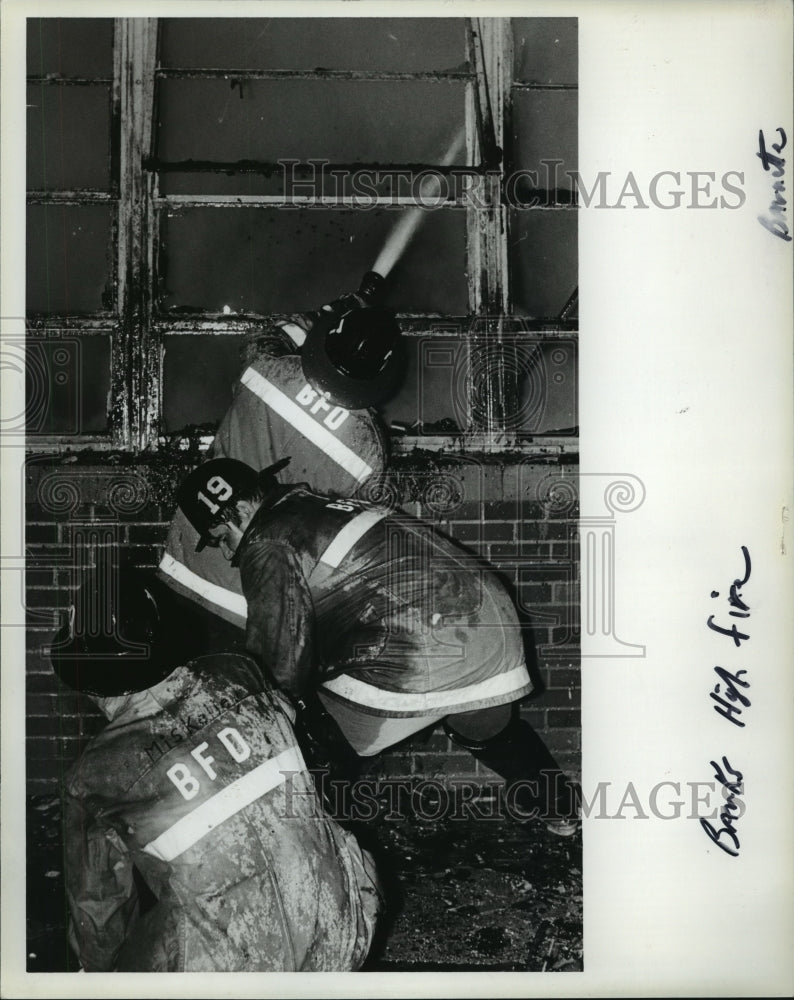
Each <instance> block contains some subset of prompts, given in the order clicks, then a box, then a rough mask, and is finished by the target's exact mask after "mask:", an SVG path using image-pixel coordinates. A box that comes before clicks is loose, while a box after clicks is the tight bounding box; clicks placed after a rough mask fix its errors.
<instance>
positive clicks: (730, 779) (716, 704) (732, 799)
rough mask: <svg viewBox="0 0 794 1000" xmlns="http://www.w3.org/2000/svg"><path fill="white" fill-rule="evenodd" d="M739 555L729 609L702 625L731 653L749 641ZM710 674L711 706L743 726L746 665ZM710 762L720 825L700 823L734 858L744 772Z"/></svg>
mask: <svg viewBox="0 0 794 1000" xmlns="http://www.w3.org/2000/svg"><path fill="white" fill-rule="evenodd" d="M742 556H743V558H744V570H743V572H742V575H741V576H737V577H736V578H735V579H734V580H733V582H732V583H731V585H730V586H729V588H728V591H727V596H726V597H724V598H723V600H724V601H725V602H726V603H727V605H728V609H729V610H728V611H727V612H726V611H725V610H722V611H720V612H719V613H715V614H711V615H709V616H708V618H707V619H706V625H707V626H708V628H709V629H710V630H711V631H712V632H714V633H715V635H717V636H720V637H722V636H724V637H727V638H729V639H731V641H732V643H733V646H732V647H730V648H729V650H728V652H729V653H730V651H731V650H733V651H734V652H735V650H736V648H737V647H739V648H741V647H742V643H744V642H748V641H749V640H750V632H749V631H748V628H749V626H748V625H747V624H746V621H747V619H749V617H750V605H749V604H748V603H747V601H746V600H745V599H744V595H743V590H742V588H743V587H744V586H745V585H746V584H747V582H748V581H749V579H750V573H751V569H752V564H751V560H750V553H749V552H748V550H747V548H746V546H744V545H743V546H742ZM721 596H722V594H721V592H720V591H718V590H712V592H711V599H712V600H717V599H718V598H720V597H721ZM730 618H738V619H739V620H740V621H741V622H742V628H741V629H740V628H739V627H738V624H737V623H736V622H730V620H729V619H730ZM714 673H715V674H716V675H717V677H718V678H719V681H718V683H717V684H716V685H715V686H714V689H713V690H712V691H711V692H710V693H709V698H710V699H711V701H712V702H713V704H712V708H713V709H714V711H715V712H717V714H718V715H720V716H721V717H722V718H723V719H725V720H727V721H728V722H730V723H731V724H732V725H734V726H736V727H738V728H739V729H743V728H744V726H745V720H744V719H743V718H742V714H743V713H744V712H745V710H746V709H748V708H750V706H751V704H752V702H751V701H750V698H749V697H748V695H747V690H748V689H749V687H750V681H749V680H748V679H747V675H748V670H747V668H746V667H744V666H739V665H735V664H734V663H731V664H730V665H729V666H722V665H718V666H715V667H714ZM710 763H711V767H712V769H713V772H714V777H715V778H716V779H717V782H718V784H719V785H720V790H721V793H722V796H723V799H724V806H723V808H722V810H721V811H720V813H719V822H720V823H721V824H722V825H721V826H716V827H715V826H714V825H713V824H712V823H711V822H710V821H709V820H708V819H701V820H700V825H701V827H702V828H703V830H704V831H705V833H706V834H707V836H708V837H709V839H710V840H711V841H712V843H714V844H716V845H717V847H719V848H720V850H722V851H724V852H725V853H726V854H727V855H729V856H730V857H732V858H737V857H739V849H740V847H741V844H740V841H739V835H738V833H737V831H736V823H737V821H738V820H739V819H740V818H741V816H742V815H743V813H744V803H743V801H742V798H741V796H742V795H743V794H744V775H743V774H742V772H741V771H740V770H738V768H736V767H734V766H733V765H732V764H731V763H730V761H729V760H728V758H727V756H723V757H722V758H721V762H720V763H717V762H716V761H714V760H712V761H710Z"/></svg>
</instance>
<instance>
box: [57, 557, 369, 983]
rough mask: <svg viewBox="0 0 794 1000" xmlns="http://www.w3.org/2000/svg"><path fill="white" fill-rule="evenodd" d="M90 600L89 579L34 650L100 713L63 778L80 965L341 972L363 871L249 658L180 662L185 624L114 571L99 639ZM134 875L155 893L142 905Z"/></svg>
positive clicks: (290, 715)
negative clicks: (47, 643) (47, 652)
mask: <svg viewBox="0 0 794 1000" xmlns="http://www.w3.org/2000/svg"><path fill="white" fill-rule="evenodd" d="M97 593H98V590H97V585H96V581H95V580H89V581H88V582H87V583H86V584H85V585H84V587H83V588H82V589H81V591H80V592H79V594H78V597H77V600H76V603H75V604H74V605H73V607H72V609H71V612H70V621H69V624H68V625H66V626H64V628H63V629H62V630H61V632H60V633H59V634H58V636H57V637H56V639H55V640H54V643H53V646H52V651H51V658H52V664H53V668H54V670H55V672H56V674H57V675H58V677H59V678H60V680H61V681H62V682H64V683H65V684H67V685H68V686H69V687H71V688H73V689H74V690H76V691H78V692H80V693H81V694H85V695H88V696H89V697H90V698H91V699H92V700H93V701H94V702H95V703H96V704H97V705H98V706H99V708H100V709H101V711H102V712H103V713H104V715H105V716H106V717H107V719H108V720H109V721H108V725H107V726H106V728H105V729H104V730H103V731H102V732H101V733H100V734H99V735H98V736H97V737H95V738H94V739H93V740H92V741H91V743H90V744H89V745H88V747H87V748H86V750H85V751H84V753H83V754H82V756H81V757H80V758H79V760H78V761H77V763H76V764H75V765H74V766H73V768H72V769H71V771H70V773H69V775H68V778H67V782H66V802H65V850H66V889H67V897H68V902H69V907H70V916H71V919H70V927H69V940H70V943H71V945H72V947H73V948H74V951H75V953H76V954H77V956H78V958H79V961H80V963H81V965H82V967H83V968H84V969H85V970H86V971H127V972H144V971H145V972H203V971H206V972H259V971H297V970H300V971H316V970H317V971H346V970H354V969H358V968H359V967H360V966H361V964H362V963H363V961H364V959H365V957H366V955H367V952H368V949H369V946H370V944H371V941H372V937H373V932H374V927H375V922H376V917H377V914H378V911H379V908H380V899H381V897H380V891H379V888H378V885H377V880H376V875H375V871H374V865H373V862H372V859H371V857H370V856H369V855H368V854H367V853H366V852H364V851H362V850H361V849H360V847H359V845H358V843H357V842H356V840H355V838H354V837H353V836H352V835H351V834H350V833H348V832H347V831H344V830H343V829H342V828H341V827H340V826H339V825H338V824H337V823H335V822H334V821H333V820H331V819H330V818H328V817H327V816H326V815H324V814H323V812H322V809H321V807H320V805H319V802H318V801H317V798H316V794H315V792H314V786H313V782H312V779H311V776H310V774H309V773H308V772H307V770H306V765H305V763H304V760H303V757H302V755H301V752H300V750H299V748H298V746H297V744H296V740H295V735H294V731H293V720H294V711H293V709H292V706H291V705H290V703H289V701H288V700H287V699H286V698H285V697H284V696H283V695H282V694H280V693H279V692H278V691H277V690H275V689H274V688H273V687H272V686H271V685H270V684H269V683H268V681H267V680H265V679H264V678H263V676H262V673H261V671H260V670H259V668H258V667H257V665H256V664H255V663H254V662H253V660H251V659H250V658H249V657H246V656H241V655H237V654H234V653H213V654H210V655H204V656H202V655H198V656H197V657H196V658H192V657H194V656H195V654H196V653H197V650H196V649H195V648H193V646H192V645H191V637H192V636H194V635H196V631H195V630H194V629H193V628H192V627H191V623H190V621H189V620H185V619H179V618H178V615H177V614H175V613H174V608H173V606H172V604H171V595H170V594H169V592H168V590H167V588H165V587H162V586H160V585H158V583H157V581H156V580H149V579H147V578H145V577H142V576H138V575H137V574H134V573H133V574H125V575H123V576H122V578H121V586H120V589H119V590H118V592H117V593H116V594H115V595H113V596H112V597H111V599H110V601H109V607H107V608H105V609H104V611H103V613H104V614H105V618H104V621H106V622H108V623H110V624H111V626H112V628H111V629H110V630H108V629H105V630H104V631H111V632H112V635H105V634H102V631H103V630H102V629H97V628H96V627H93V626H92V625H91V623H90V622H88V618H89V617H90V614H89V611H90V608H91V606H92V602H96V600H97ZM296 802H297V803H299V804H302V805H303V808H302V809H301V808H297V807H296V805H295V803H296ZM307 803H308V804H310V805H311V806H312V808H311V809H308V810H307V809H306V808H305V807H306V804H307ZM136 873H137V875H136ZM138 878H140V879H142V880H143V882H144V883H145V885H146V886H147V887H148V889H149V890H150V891H151V893H152V894H153V896H154V897H155V899H156V902H155V903H154V905H153V906H151V907H150V908H149V909H148V910H147V911H146V912H143V910H142V907H141V899H142V897H141V894H140V893H139V891H138V888H137V886H136V880H137V879H138Z"/></svg>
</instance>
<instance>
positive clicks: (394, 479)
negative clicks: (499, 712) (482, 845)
mask: <svg viewBox="0 0 794 1000" xmlns="http://www.w3.org/2000/svg"><path fill="white" fill-rule="evenodd" d="M185 467H186V463H185V459H184V458H176V457H174V456H173V455H163V456H159V457H158V458H156V459H151V458H148V459H147V460H146V461H134V460H131V459H130V458H129V457H124V456H122V457H119V456H114V455H110V456H107V455H105V456H93V457H90V456H86V455H78V456H75V455H72V456H59V457H56V458H52V457H49V458H47V457H39V456H34V457H31V458H29V460H28V463H27V467H26V477H25V481H26V482H25V485H26V517H27V529H26V555H27V559H28V569H27V573H26V581H25V607H26V615H27V625H28V629H27V639H28V641H27V647H28V663H27V785H28V791H29V793H30V794H42V793H51V792H54V791H56V790H57V788H58V785H59V781H60V779H61V777H62V775H63V774H64V772H65V770H66V769H68V767H69V765H70V764H71V763H72V762H73V761H74V760H75V759H76V757H77V756H78V755H79V753H80V751H81V748H82V747H83V746H84V745H85V744H86V742H87V741H88V740H89V739H90V738H91V736H92V735H94V734H95V733H96V732H97V731H98V730H99V729H100V728H101V727H102V725H103V720H102V718H101V717H100V715H99V714H98V712H97V711H96V710H95V709H94V707H93V705H92V704H91V703H90V701H88V699H85V698H82V699H81V698H80V697H79V696H78V695H77V694H75V693H74V692H71V691H69V690H67V689H66V688H64V687H62V686H61V685H60V684H59V683H58V681H57V680H56V678H55V676H54V675H53V673H52V671H51V668H50V666H49V661H48V660H47V658H46V656H45V655H44V650H45V648H46V646H47V644H48V643H49V642H50V640H51V638H52V636H53V634H54V632H55V629H56V627H57V625H58V623H59V621H62V620H63V609H64V608H65V606H66V605H67V604H68V602H69V596H70V593H69V588H70V586H71V585H72V581H73V580H74V579H75V576H74V568H73V567H75V566H76V567H77V568H78V569H79V568H81V567H83V566H85V565H86V563H87V561H88V559H89V558H90V557H89V556H88V555H87V553H88V551H89V550H90V549H91V547H92V546H100V547H104V548H110V547H112V546H119V547H120V549H121V550H123V552H124V555H125V556H126V557H128V558H129V559H130V560H131V561H133V562H135V563H136V564H138V565H140V566H146V567H154V566H156V565H157V563H158V561H159V558H160V555H161V551H162V545H163V543H164V541H165V536H166V531H167V525H168V521H169V518H170V516H171V513H172V511H173V505H174V486H175V484H176V483H177V482H178V481H179V479H180V478H181V476H182V475H183V474H184V471H185ZM576 483H577V468H576V466H574V465H562V466H558V465H557V464H556V463H554V464H551V463H550V464H546V463H542V462H538V461H533V460H530V459H522V458H521V457H520V456H518V457H515V458H510V459H505V458H504V457H500V458H495V457H489V458H487V459H485V458H483V459H479V460H477V459H474V458H470V457H463V456H454V457H453V456H445V457H440V456H439V455H436V454H432V455H431V454H428V453H420V452H415V453H412V454H410V455H404V456H398V457H396V458H395V459H394V460H393V463H392V470H391V471H390V473H389V475H388V477H386V478H385V479H384V480H382V481H380V482H378V483H376V484H373V486H372V487H371V488H370V491H369V492H370V495H371V497H372V498H373V499H378V500H380V501H381V502H386V501H388V502H392V503H399V504H400V505H401V506H403V508H404V509H406V510H408V511H410V512H411V513H415V514H417V515H418V516H420V517H423V518H425V519H426V520H428V521H431V522H432V523H433V524H435V525H436V526H437V527H438V528H439V529H440V530H442V531H444V532H446V533H447V534H449V535H450V536H452V537H453V538H455V539H457V540H458V541H460V542H463V543H465V544H466V545H467V546H468V547H469V548H471V549H473V550H474V551H475V552H478V553H479V554H480V555H482V556H484V557H485V558H486V559H488V560H489V561H490V562H491V563H492V564H493V565H494V566H495V567H496V569H497V570H498V571H499V572H500V574H501V575H502V577H503V579H504V580H505V582H507V583H508V585H509V586H510V587H511V589H512V591H513V596H514V598H515V600H516V603H517V606H518V608H519V613H520V615H521V619H522V622H523V623H524V625H525V627H526V634H527V639H528V646H529V653H530V669H531V672H532V674H533V678H534V680H535V682H536V686H537V691H536V693H535V694H534V695H533V696H532V697H531V698H530V699H529V700H528V701H527V702H526V703H525V704H524V706H523V707H522V714H523V715H525V717H526V718H527V719H528V720H529V721H530V722H531V723H532V725H533V726H535V728H536V729H538V731H539V732H540V733H541V734H542V735H543V737H544V739H545V740H546V742H547V744H548V745H549V747H550V748H551V749H552V751H553V752H554V753H555V755H556V756H557V758H558V760H559V762H560V764H561V765H562V767H563V768H564V769H565V770H567V771H568V772H569V773H571V774H575V775H578V774H579V749H580V671H579V646H578V595H577V582H576V581H577V559H576V544H577V539H576V534H575V532H576V519H577V516H578V507H577V490H576ZM478 767H479V765H477V764H476V762H475V761H474V759H473V757H472V756H471V755H470V754H469V753H467V752H466V751H465V750H461V749H460V748H457V747H455V746H453V745H451V744H450V743H449V741H448V740H447V738H446V736H445V735H444V733H443V732H442V731H441V730H439V729H437V730H435V731H433V732H432V733H427V732H425V733H422V734H419V735H417V736H416V737H414V738H413V739H412V740H410V741H408V742H407V743H405V744H402V745H401V746H400V747H399V748H398V749H397V750H396V751H394V752H391V753H389V754H384V756H383V758H382V759H381V761H380V762H379V764H378V768H379V773H381V774H382V775H384V776H390V777H398V776H399V777H408V776H414V777H418V776H420V775H421V776H424V777H433V778H438V779H440V780H446V779H455V778H467V779H476V780H477V781H478V782H485V781H488V780H489V779H493V777H494V776H493V775H492V774H491V772H488V771H487V770H486V769H482V770H478Z"/></svg>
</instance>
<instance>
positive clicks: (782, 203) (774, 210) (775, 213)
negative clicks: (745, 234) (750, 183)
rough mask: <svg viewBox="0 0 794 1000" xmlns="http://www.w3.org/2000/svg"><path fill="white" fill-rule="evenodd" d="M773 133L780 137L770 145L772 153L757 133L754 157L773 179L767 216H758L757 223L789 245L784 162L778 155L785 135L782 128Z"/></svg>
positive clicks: (761, 133) (783, 144) (761, 132)
mask: <svg viewBox="0 0 794 1000" xmlns="http://www.w3.org/2000/svg"><path fill="white" fill-rule="evenodd" d="M775 131H776V132H777V134H778V135H779V136H780V141H779V142H773V143H772V149H773V150H774V153H770V152H769V150H768V149H767V148H766V139H765V138H764V133H763V131H759V133H758V152H757V153H756V154H755V155H756V156H757V157H759V158H760V160H761V163H762V164H763V166H764V170H766V171H767V172H771V175H772V177H773V178H774V179H775V182H774V184H773V185H772V194H773V198H772V201H771V202H770V204H769V215H759V216H758V221H759V222H760V223H761V225H762V226H763V227H764V229H768V230H769V232H770V233H773V234H774V235H775V236H779V237H780V239H781V240H785V241H786V242H787V243H790V242H791V235H790V234H789V231H788V225H787V224H786V220H785V218H784V214H785V211H786V199H785V196H784V194H783V192H784V191H785V190H786V182H785V181H784V180H783V175H784V174H785V168H786V161H785V160H784V159H783V157H782V156H781V155H780V154H781V152H782V151H783V150H784V149H785V147H786V133H785V132H784V131H783V129H782V128H778V129H775Z"/></svg>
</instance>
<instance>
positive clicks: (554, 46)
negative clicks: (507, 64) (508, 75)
mask: <svg viewBox="0 0 794 1000" xmlns="http://www.w3.org/2000/svg"><path fill="white" fill-rule="evenodd" d="M512 21H513V51H514V57H513V58H514V72H513V78H514V79H515V80H521V81H522V82H527V83H545V84H549V83H555V84H569V85H575V84H576V82H577V79H578V55H577V32H578V20H577V18H575V17H539V18H535V17H514V18H513V19H512Z"/></svg>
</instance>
